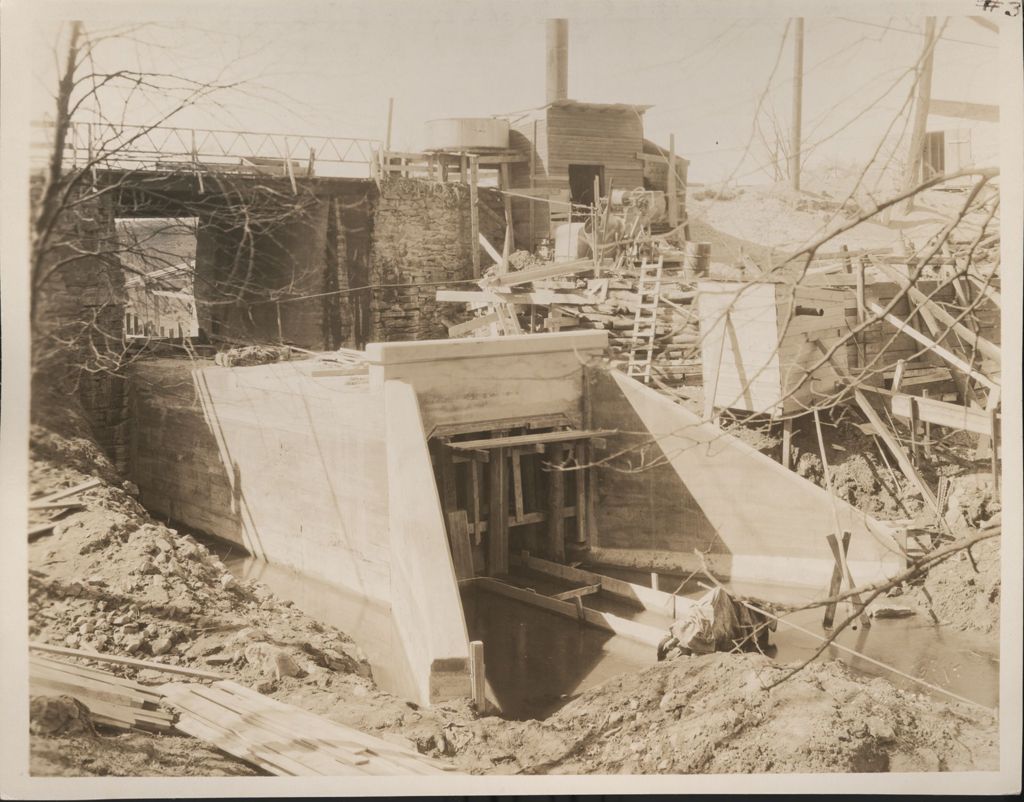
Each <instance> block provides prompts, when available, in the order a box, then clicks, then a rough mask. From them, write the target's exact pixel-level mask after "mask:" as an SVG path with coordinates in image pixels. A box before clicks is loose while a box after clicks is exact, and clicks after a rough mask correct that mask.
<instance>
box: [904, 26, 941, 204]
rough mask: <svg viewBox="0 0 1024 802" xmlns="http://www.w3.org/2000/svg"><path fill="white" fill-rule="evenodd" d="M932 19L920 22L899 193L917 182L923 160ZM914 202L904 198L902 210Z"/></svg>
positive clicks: (932, 38)
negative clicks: (918, 52) (920, 45)
mask: <svg viewBox="0 0 1024 802" xmlns="http://www.w3.org/2000/svg"><path fill="white" fill-rule="evenodd" d="M935 44H936V43H935V17H926V18H925V21H924V50H923V51H921V64H920V66H919V67H918V72H917V100H916V101H915V104H914V128H913V131H912V132H911V135H910V151H909V152H908V153H907V162H906V165H905V167H904V172H903V191H904V192H909V191H910V190H912V189H913V188H914V187H916V186H917V185H918V183H919V182H920V180H921V160H922V158H923V157H924V136H925V129H926V128H927V126H928V106H929V104H930V103H931V98H932V60H933V57H934V55H935ZM913 206H914V199H913V198H912V197H911V198H907V200H906V203H905V205H904V207H903V211H904V212H909V211H910V210H911V209H912V208H913Z"/></svg>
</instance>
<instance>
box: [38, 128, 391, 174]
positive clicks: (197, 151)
mask: <svg viewBox="0 0 1024 802" xmlns="http://www.w3.org/2000/svg"><path fill="white" fill-rule="evenodd" d="M33 127H34V128H35V129H37V130H40V131H44V132H45V133H44V134H43V136H42V137H39V136H37V137H34V139H33V151H34V155H35V156H36V158H37V159H39V158H42V157H43V155H44V153H48V150H47V147H48V146H49V147H52V144H53V124H52V123H45V122H44V123H34V124H33ZM381 145H382V143H381V141H380V140H379V139H368V138H354V137H328V136H314V135H308V134H279V133H266V132H258V131H232V130H224V129H219V130H218V129H200V128H177V127H170V126H142V125H119V124H114V123H89V122H74V123H72V124H71V126H70V128H69V130H68V135H67V140H66V142H65V146H64V159H65V164H66V165H67V166H69V167H72V168H75V167H85V166H90V165H91V166H96V167H104V168H107V169H130V170H150V171H160V170H191V171H195V172H207V173H209V172H218V171H220V172H233V173H248V172H254V173H277V174H283V175H287V176H289V177H291V178H294V177H296V176H298V177H301V176H313V175H318V174H320V175H323V174H328V173H330V172H332V171H331V170H330V169H328V168H330V167H337V166H339V165H357V166H358V165H363V166H365V167H366V169H367V175H371V176H372V175H373V170H374V163H375V160H376V158H377V157H376V155H375V151H377V150H380V148H381ZM318 168H320V172H318Z"/></svg>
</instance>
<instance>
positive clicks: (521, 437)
mask: <svg viewBox="0 0 1024 802" xmlns="http://www.w3.org/2000/svg"><path fill="white" fill-rule="evenodd" d="M613 434H615V430H614V429H593V430H581V429H567V430H565V431H559V432H540V433H538V434H518V435H513V436H511V437H492V438H489V439H485V440H459V441H454V442H450V443H449V444H448V445H449V447H450V448H453V449H456V450H458V451H477V450H479V449H493V448H518V447H521V446H533V445H546V444H548V443H564V442H570V441H573V440H591V439H593V438H602V437H608V436H610V435H613Z"/></svg>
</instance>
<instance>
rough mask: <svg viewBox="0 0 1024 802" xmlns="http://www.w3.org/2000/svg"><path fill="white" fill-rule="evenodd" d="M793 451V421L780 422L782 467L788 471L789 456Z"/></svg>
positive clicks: (786, 419) (784, 419)
mask: <svg viewBox="0 0 1024 802" xmlns="http://www.w3.org/2000/svg"><path fill="white" fill-rule="evenodd" d="M792 451H793V419H792V418H783V420H782V467H783V468H785V469H786V470H789V456H790V454H791V453H792Z"/></svg>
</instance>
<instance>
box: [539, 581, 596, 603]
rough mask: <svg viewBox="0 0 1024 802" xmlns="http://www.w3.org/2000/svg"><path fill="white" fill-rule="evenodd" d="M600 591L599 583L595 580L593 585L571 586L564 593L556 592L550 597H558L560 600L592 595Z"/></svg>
mask: <svg viewBox="0 0 1024 802" xmlns="http://www.w3.org/2000/svg"><path fill="white" fill-rule="evenodd" d="M600 592H601V583H600V582H597V583H595V584H593V585H586V586H584V587H582V588H573V589H572V590H567V591H565V592H564V593H556V594H555V595H554V596H552V597H551V598H552V599H558V600H560V601H566V600H567V599H573V598H578V597H580V596H592V595H594V594H595V593H600Z"/></svg>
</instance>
